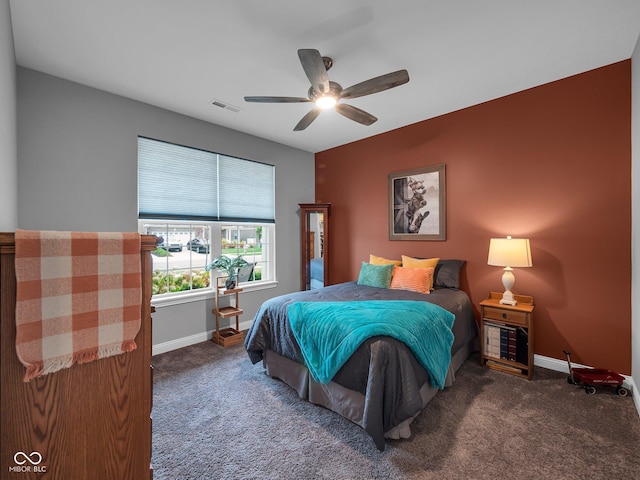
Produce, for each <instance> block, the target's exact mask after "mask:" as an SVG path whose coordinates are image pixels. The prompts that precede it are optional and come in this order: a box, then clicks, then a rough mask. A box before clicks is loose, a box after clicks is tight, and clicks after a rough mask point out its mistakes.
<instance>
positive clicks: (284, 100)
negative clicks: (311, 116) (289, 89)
mask: <svg viewBox="0 0 640 480" xmlns="http://www.w3.org/2000/svg"><path fill="white" fill-rule="evenodd" d="M244 101H245V102H257V103H298V102H310V101H311V100H309V99H308V98H303V97H244Z"/></svg>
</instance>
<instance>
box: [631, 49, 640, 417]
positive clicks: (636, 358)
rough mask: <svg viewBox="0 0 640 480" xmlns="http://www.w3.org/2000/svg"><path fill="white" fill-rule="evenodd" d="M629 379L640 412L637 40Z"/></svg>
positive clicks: (637, 55) (639, 53)
mask: <svg viewBox="0 0 640 480" xmlns="http://www.w3.org/2000/svg"><path fill="white" fill-rule="evenodd" d="M631 142H632V147H631V148H632V149H631V197H632V200H631V208H632V213H631V215H632V218H631V248H632V252H631V273H632V277H631V302H632V303H631V376H632V377H633V383H634V385H635V387H636V391H635V392H634V395H633V398H634V400H635V402H636V408H637V409H638V413H640V275H639V273H638V272H640V39H638V43H636V48H635V50H634V52H633V56H632V57H631Z"/></svg>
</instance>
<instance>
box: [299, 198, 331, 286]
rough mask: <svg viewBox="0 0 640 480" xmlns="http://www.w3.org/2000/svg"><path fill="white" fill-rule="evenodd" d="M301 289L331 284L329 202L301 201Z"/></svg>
mask: <svg viewBox="0 0 640 480" xmlns="http://www.w3.org/2000/svg"><path fill="white" fill-rule="evenodd" d="M299 205H300V251H301V272H300V278H301V280H300V289H301V290H311V289H313V288H322V287H324V286H327V285H329V262H328V259H329V213H330V210H331V204H329V203H300V204H299Z"/></svg>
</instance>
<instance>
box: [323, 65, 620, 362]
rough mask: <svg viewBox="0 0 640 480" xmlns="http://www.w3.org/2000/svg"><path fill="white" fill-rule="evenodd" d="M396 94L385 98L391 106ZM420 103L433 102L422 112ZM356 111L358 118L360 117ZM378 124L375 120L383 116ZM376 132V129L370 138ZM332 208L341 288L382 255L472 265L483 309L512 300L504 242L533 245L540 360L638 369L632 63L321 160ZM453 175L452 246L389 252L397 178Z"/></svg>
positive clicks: (520, 281) (521, 276) (525, 289)
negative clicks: (497, 248) (490, 301)
mask: <svg viewBox="0 0 640 480" xmlns="http://www.w3.org/2000/svg"><path fill="white" fill-rule="evenodd" d="M381 95H383V94H381ZM416 101H420V99H416ZM355 102H356V101H354V105H355ZM373 113H375V112H373ZM363 128H364V127H363ZM315 162H316V201H317V202H330V203H331V204H332V207H331V219H330V221H331V222H332V223H331V239H330V241H331V242H332V243H331V245H332V248H331V252H332V253H331V258H330V259H329V264H330V281H331V283H339V282H344V281H349V280H355V279H356V278H357V276H358V272H359V270H360V264H361V262H362V261H363V260H364V261H367V260H368V258H369V254H370V253H373V254H376V255H380V256H384V257H387V258H399V257H400V255H401V254H406V255H413V256H420V257H441V258H459V259H465V260H467V264H466V267H465V269H464V271H463V273H464V282H463V289H464V290H466V291H467V292H468V293H469V294H470V296H471V299H472V301H473V302H474V304H475V305H476V312H478V309H477V304H478V302H480V301H481V300H482V299H483V298H484V297H485V296H486V294H487V292H489V291H498V292H501V291H502V290H503V288H502V283H501V276H502V270H501V268H500V267H492V266H489V265H487V254H488V248H489V239H490V238H491V237H505V236H507V235H511V236H513V237H527V238H530V240H531V253H532V258H533V267H532V268H517V269H514V270H515V276H516V283H515V286H514V288H513V291H514V293H520V294H524V295H532V296H533V297H534V301H535V305H536V309H535V312H534V321H535V343H534V345H535V352H536V353H537V354H541V355H545V356H548V357H553V358H558V359H564V355H563V353H562V350H570V351H571V352H572V356H571V358H572V361H574V362H577V363H583V364H586V365H591V366H598V367H603V368H610V369H614V370H617V371H619V372H621V373H624V374H629V373H630V369H631V61H630V60H626V61H623V62H619V63H615V64H612V65H609V66H606V67H603V68H599V69H596V70H592V71H589V72H586V73H583V74H580V75H576V76H573V77H569V78H566V79H563V80H559V81H556V82H553V83H550V84H545V85H542V86H539V87H536V88H532V89H529V90H526V91H523V92H519V93H516V94H513V95H509V96H507V97H503V98H500V99H497V100H493V101H490V102H487V103H483V104H480V105H476V106H473V107H469V108H466V109H464V110H460V111H456V112H453V113H450V114H447V115H443V116H440V117H437V118H433V119H430V120H425V121H423V122H420V123H416V124H413V125H409V126H407V127H403V128H400V129H397V130H393V131H391V132H388V133H384V134H381V135H377V136H374V137H370V138H367V139H365V140H362V141H358V142H354V143H351V144H347V145H343V146H340V147H337V148H333V149H331V150H326V151H324V152H320V153H317V154H316V157H315ZM439 164H444V165H446V190H447V198H446V201H447V204H446V205H447V214H446V217H447V239H446V241H390V240H389V239H388V223H389V221H388V214H389V208H388V174H389V173H391V172H398V171H404V170H410V169H414V168H419V167H424V166H429V165H439Z"/></svg>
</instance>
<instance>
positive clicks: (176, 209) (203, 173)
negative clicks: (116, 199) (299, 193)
mask: <svg viewBox="0 0 640 480" xmlns="http://www.w3.org/2000/svg"><path fill="white" fill-rule="evenodd" d="M274 170H275V169H274V167H273V165H267V164H264V163H259V162H254V161H252V160H244V159H241V158H235V157H229V156H226V155H220V154H217V153H213V152H207V151H204V150H198V149H196V148H191V147H184V146H181V145H175V144H172V143H167V142H162V141H159V140H153V139H150V138H145V137H138V218H144V219H167V220H206V221H234V222H238V221H240V222H262V223H273V222H275V202H274V198H275V188H274V184H275V178H274V177H275V175H274Z"/></svg>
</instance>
